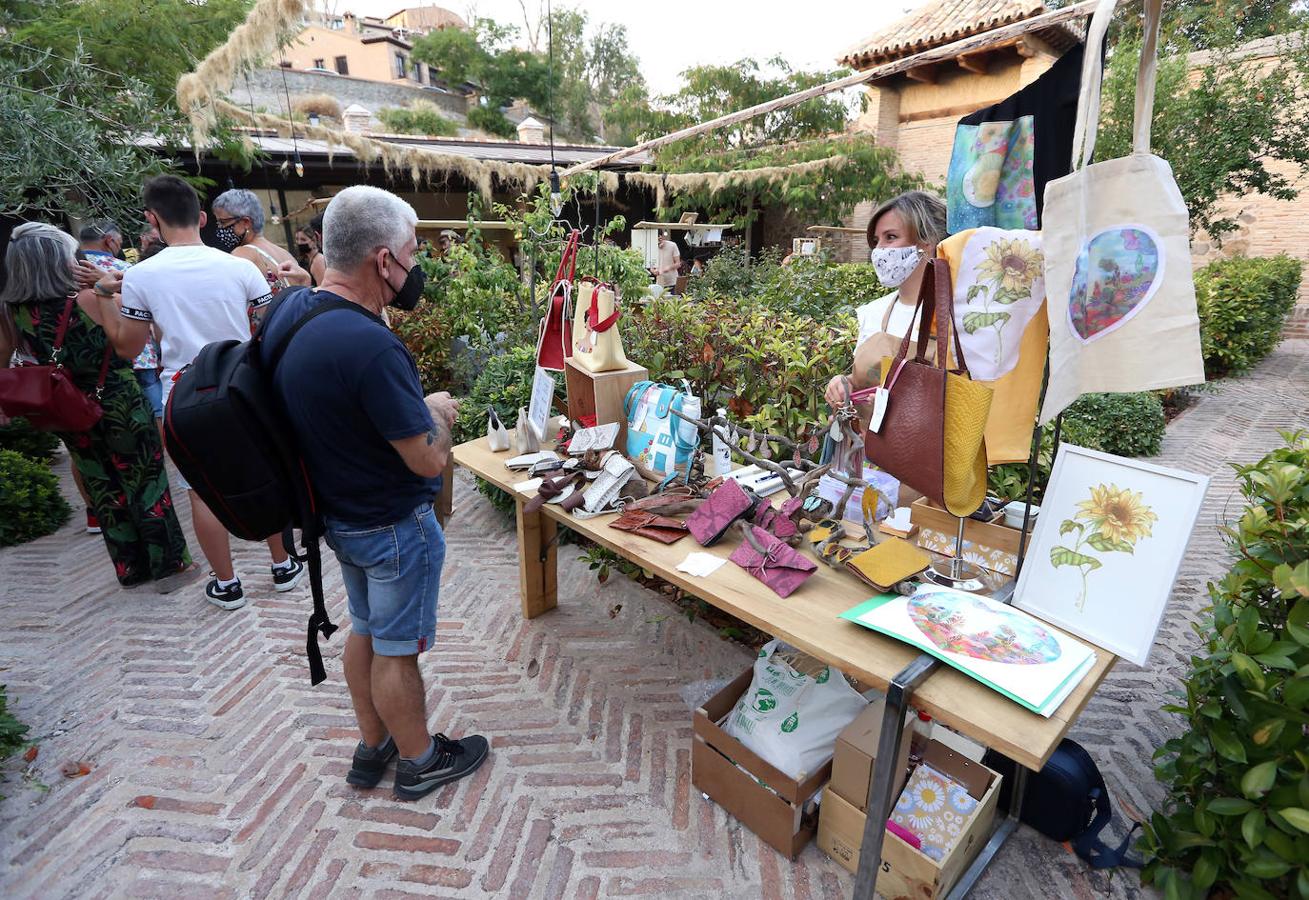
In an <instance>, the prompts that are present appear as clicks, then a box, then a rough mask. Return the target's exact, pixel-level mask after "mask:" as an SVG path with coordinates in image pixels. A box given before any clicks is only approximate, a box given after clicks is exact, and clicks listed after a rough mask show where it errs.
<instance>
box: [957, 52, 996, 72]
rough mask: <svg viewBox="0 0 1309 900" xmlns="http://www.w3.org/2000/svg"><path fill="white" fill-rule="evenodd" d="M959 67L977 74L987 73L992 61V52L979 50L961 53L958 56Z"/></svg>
mask: <svg viewBox="0 0 1309 900" xmlns="http://www.w3.org/2000/svg"><path fill="white" fill-rule="evenodd" d="M958 60H959V68H961V69H963V70H965V71H967V72H972V73H974V74H976V75H985V74H986V69H987V66H988V65H990V62H991V52H990V51H988V50H979V51H977V52H976V53H961V54H959V56H958Z"/></svg>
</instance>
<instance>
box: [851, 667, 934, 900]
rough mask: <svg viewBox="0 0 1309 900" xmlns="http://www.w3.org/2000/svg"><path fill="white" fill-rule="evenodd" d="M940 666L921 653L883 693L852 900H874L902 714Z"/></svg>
mask: <svg viewBox="0 0 1309 900" xmlns="http://www.w3.org/2000/svg"><path fill="white" fill-rule="evenodd" d="M938 665H940V662H939V661H938V660H937V659H936V658H935V657H933V656H929V655H928V654H926V653H924V654H923V655H922V656H919V657H918V658H917V659H915V660H914V661H913V662H911V663H910V664H909V665H907V666H905V667H904V668H903V669H901V670H900V672H899V673H897V674H896V676H895V677H894V678H893V679H891V684H890V686H889V687H888V688H887V691H886V708H885V710H884V711H883V712H882V733H881V734H880V735H879V736H878V739H877V759H875V760H874V761H873V777H872V778H871V779H869V782H868V817H867V818H866V819H865V820H864V838H863V842H862V848H861V849H860V851H859V871H858V872H857V873H856V874H855V882H854V900H873V891H874V889H875V888H876V886H877V873H878V872H879V871H880V870H881V868H882V840H883V838H885V836H886V820H887V819H888V818H890V816H891V809H892V808H893V807H894V806H895V801H896V796H895V784H896V781H897V777H896V776H897V775H899V774H900V773H898V772H896V770H895V769H896V766H895V763H896V759H897V757H898V756H899V754H898V753H897V752H896V750H897V748H898V747H899V746H900V739H901V737H902V736H903V735H904V716H905V710H906V709H908V707H909V697H910V696H911V695H912V694H913V692H914V688H916V687H917V686H918V685H920V684H921V683H922V682H923V679H925V678H926V677H927V676H928V675H930V674H931V673H932V672H933V671H934V670H935V669H936V667H937V666H938Z"/></svg>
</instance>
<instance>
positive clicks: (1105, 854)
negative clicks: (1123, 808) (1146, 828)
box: [1073, 782, 1145, 869]
mask: <svg viewBox="0 0 1309 900" xmlns="http://www.w3.org/2000/svg"><path fill="white" fill-rule="evenodd" d="M1091 798H1092V800H1093V801H1094V803H1095V818H1094V819H1092V820H1091V824H1090V825H1088V826H1087V827H1086V830H1085V831H1083V832H1082V833H1081V834H1079V835H1078V836H1077V837H1076V838H1074V839H1073V849H1074V850H1075V851H1077V855H1078V856H1080V857H1081V858H1082V859H1084V860H1085V861H1086V862H1087V863H1088V864H1089V865H1090V866H1091V868H1092V869H1115V868H1117V867H1119V866H1126V867H1128V868H1130V869H1140V868H1142V867H1143V866H1144V865H1145V863H1144V862H1143V861H1142V860H1139V859H1129V858H1128V857H1127V848H1128V845H1129V844H1130V843H1131V842H1132V835H1134V834H1135V833H1136V829H1138V828H1140V827H1141V823H1140V822H1133V823H1132V827H1131V828H1129V829H1128V830H1127V835H1126V836H1125V837H1124V838H1123V839H1122V841H1120V842H1119V844H1118V846H1117V847H1112V848H1111V847H1110V846H1109V845H1108V844H1106V843H1105V842H1104V841H1102V840H1100V832H1101V831H1103V830H1104V828H1105V826H1106V825H1108V824H1109V820H1110V819H1112V818H1113V815H1114V811H1113V807H1112V806H1110V804H1109V792H1108V791H1107V790H1106V789H1105V785H1104V783H1103V782H1101V783H1100V786H1099V787H1097V788H1095V789H1094V790H1093V791H1092V792H1091Z"/></svg>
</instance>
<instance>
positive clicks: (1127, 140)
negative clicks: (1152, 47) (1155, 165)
mask: <svg viewBox="0 0 1309 900" xmlns="http://www.w3.org/2000/svg"><path fill="white" fill-rule="evenodd" d="M1237 6H1241V7H1245V11H1244V13H1242V12H1240V11H1238V10H1237V9H1235V7H1237ZM1229 7H1230V8H1229ZM1296 15H1303V13H1297V11H1296V7H1295V4H1292V3H1287V2H1271V0H1268V2H1262V3H1254V4H1233V3H1230V2H1219V3H1214V2H1207V3H1199V2H1183V3H1179V4H1176V5H1170V7H1169V16H1168V19H1167V21H1166V22H1165V28H1166V29H1167V30H1166V31H1165V33H1164V38H1163V41H1162V43H1163V45H1164V51H1163V53H1162V54H1161V58H1160V60H1159V67H1158V83H1157V87H1156V90H1155V108H1154V126H1153V132H1152V135H1151V149H1152V150H1153V152H1154V153H1156V154H1157V155H1159V156H1161V157H1163V158H1164V159H1166V160H1168V162H1169V163H1170V164H1171V165H1172V168H1173V173H1174V175H1175V176H1176V177H1177V183H1178V187H1179V188H1181V191H1182V196H1183V197H1184V198H1185V200H1186V204H1187V207H1188V208H1189V210H1190V214H1191V227H1192V230H1193V231H1201V230H1202V231H1204V232H1206V233H1207V234H1208V235H1209V236H1210V237H1212V238H1214V239H1215V240H1219V241H1221V240H1222V238H1223V236H1224V235H1227V234H1230V233H1231V232H1232V231H1234V230H1235V229H1236V227H1237V225H1236V216H1237V215H1238V214H1239V212H1240V210H1239V208H1235V207H1233V206H1232V205H1231V204H1229V203H1226V202H1225V198H1227V197H1230V196H1245V195H1249V194H1264V195H1266V196H1270V197H1274V198H1276V199H1279V200H1290V199H1293V198H1294V197H1295V196H1296V195H1297V189H1296V187H1295V182H1296V180H1297V178H1298V177H1299V176H1300V175H1302V174H1304V173H1309V50H1307V49H1306V47H1305V45H1304V44H1302V43H1299V39H1293V38H1290V37H1288V38H1287V39H1286V43H1285V44H1284V46H1283V47H1282V53H1281V55H1280V56H1279V57H1278V58H1276V59H1274V60H1271V61H1262V60H1253V59H1249V58H1245V59H1243V58H1242V57H1241V55H1240V54H1239V53H1238V49H1239V47H1240V45H1241V44H1242V43H1244V42H1246V41H1249V40H1252V39H1254V38H1258V37H1266V36H1268V35H1269V34H1272V33H1277V29H1279V28H1281V27H1285V26H1287V25H1289V24H1293V23H1294V22H1295V21H1296V19H1295V17H1296ZM1124 23H1125V24H1124V26H1123V27H1122V29H1121V33H1120V37H1119V40H1118V41H1117V42H1116V43H1115V44H1114V45H1113V49H1112V52H1111V53H1110V56H1109V59H1108V62H1107V64H1106V71H1105V86H1104V107H1103V111H1102V113H1101V122H1100V136H1099V140H1098V141H1097V143H1096V154H1097V156H1098V157H1099V158H1101V159H1109V158H1112V157H1116V156H1123V155H1126V154H1127V153H1130V152H1131V147H1132V119H1133V113H1134V109H1135V98H1136V68H1137V63H1138V61H1139V60H1140V56H1141V43H1140V16H1139V11H1138V13H1137V14H1136V15H1133V14H1132V7H1128V8H1127V11H1126V13H1125V19H1124ZM1197 47H1203V48H1205V49H1207V50H1208V51H1209V57H1208V62H1207V63H1205V64H1204V65H1202V66H1200V67H1199V68H1196V69H1191V70H1190V71H1189V72H1188V65H1187V55H1186V53H1187V51H1188V50H1193V49H1195V48H1197ZM1279 160H1280V161H1282V162H1284V163H1290V166H1289V167H1279V166H1276V165H1271V164H1272V163H1274V161H1279Z"/></svg>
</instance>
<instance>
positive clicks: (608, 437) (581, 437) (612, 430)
mask: <svg viewBox="0 0 1309 900" xmlns="http://www.w3.org/2000/svg"><path fill="white" fill-rule="evenodd" d="M617 438H618V423H617V422H610V423H609V424H608V425H597V426H595V427H594V428H583V429H580V430H579V431H578V432H577V434H575V435H573V438H572V440H570V441H569V442H568V452H569V453H570V454H571V455H573V456H581V455H582V454H583V453H585V452H587V451H588V450H608V449H610V448H612V447H613V445H614V441H615V440H617Z"/></svg>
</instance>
